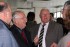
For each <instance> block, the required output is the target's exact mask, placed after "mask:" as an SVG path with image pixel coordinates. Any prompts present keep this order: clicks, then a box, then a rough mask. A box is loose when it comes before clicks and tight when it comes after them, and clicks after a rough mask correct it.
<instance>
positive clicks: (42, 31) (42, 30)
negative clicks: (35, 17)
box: [39, 24, 45, 47]
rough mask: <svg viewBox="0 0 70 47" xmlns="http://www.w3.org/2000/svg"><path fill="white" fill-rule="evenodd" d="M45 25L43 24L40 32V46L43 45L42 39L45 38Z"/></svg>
mask: <svg viewBox="0 0 70 47" xmlns="http://www.w3.org/2000/svg"><path fill="white" fill-rule="evenodd" d="M44 26H45V24H44V25H42V29H41V32H40V36H39V47H42V40H43V34H44Z"/></svg>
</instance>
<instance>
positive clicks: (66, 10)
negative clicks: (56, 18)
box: [58, 0, 70, 47]
mask: <svg viewBox="0 0 70 47" xmlns="http://www.w3.org/2000/svg"><path fill="white" fill-rule="evenodd" d="M62 14H63V20H64V26H65V27H66V28H67V29H68V31H69V32H68V34H67V35H66V36H64V37H63V38H62V39H61V40H60V41H59V43H58V47H70V0H69V1H66V2H65V4H64V7H63V11H62Z"/></svg>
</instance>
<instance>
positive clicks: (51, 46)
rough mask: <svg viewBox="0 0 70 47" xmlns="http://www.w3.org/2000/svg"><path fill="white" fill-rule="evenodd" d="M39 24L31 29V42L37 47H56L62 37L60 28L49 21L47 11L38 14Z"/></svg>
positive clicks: (43, 10)
mask: <svg viewBox="0 0 70 47" xmlns="http://www.w3.org/2000/svg"><path fill="white" fill-rule="evenodd" d="M39 16H40V18H41V23H40V24H37V25H35V26H34V27H33V28H32V29H31V36H32V40H34V42H35V44H36V45H37V47H57V44H58V41H59V40H60V38H61V37H62V36H63V29H62V26H61V25H60V24H58V23H56V22H54V21H53V20H50V16H51V15H50V12H49V10H48V9H42V10H41V12H40V15H39Z"/></svg>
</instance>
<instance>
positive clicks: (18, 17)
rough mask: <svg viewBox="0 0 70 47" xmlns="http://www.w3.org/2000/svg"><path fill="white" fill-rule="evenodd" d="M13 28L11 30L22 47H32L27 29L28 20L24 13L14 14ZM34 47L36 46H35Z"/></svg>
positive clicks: (17, 12)
mask: <svg viewBox="0 0 70 47" xmlns="http://www.w3.org/2000/svg"><path fill="white" fill-rule="evenodd" d="M12 20H13V26H12V27H11V28H10V30H11V31H12V34H13V35H14V37H15V39H16V41H17V42H18V44H19V46H20V47H32V46H33V45H32V44H33V43H32V41H31V35H30V32H29V31H28V30H27V29H26V22H27V18H26V16H25V14H24V12H22V11H15V12H14V13H13V19H12ZM33 47H34V46H33Z"/></svg>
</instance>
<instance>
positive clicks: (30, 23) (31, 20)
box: [26, 12, 37, 30]
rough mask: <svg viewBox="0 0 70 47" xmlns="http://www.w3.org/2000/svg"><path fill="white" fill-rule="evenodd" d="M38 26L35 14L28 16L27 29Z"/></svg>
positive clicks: (31, 13)
mask: <svg viewBox="0 0 70 47" xmlns="http://www.w3.org/2000/svg"><path fill="white" fill-rule="evenodd" d="M36 24H37V23H36V21H35V13H34V12H29V13H28V15H27V24H26V27H27V29H28V30H30V29H31V28H32V27H34V26H35V25H36Z"/></svg>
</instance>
